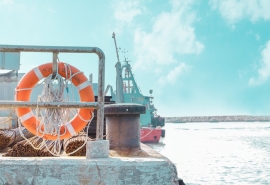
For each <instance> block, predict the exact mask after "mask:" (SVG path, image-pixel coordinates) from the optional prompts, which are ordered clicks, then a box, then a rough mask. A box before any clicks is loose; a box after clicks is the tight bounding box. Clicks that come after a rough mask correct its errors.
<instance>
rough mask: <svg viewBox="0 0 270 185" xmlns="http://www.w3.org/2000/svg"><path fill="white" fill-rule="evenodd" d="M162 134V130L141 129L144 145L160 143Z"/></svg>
mask: <svg viewBox="0 0 270 185" xmlns="http://www.w3.org/2000/svg"><path fill="white" fill-rule="evenodd" d="M161 134H162V129H160V128H147V127H146V128H144V127H143V128H141V142H142V143H158V142H159V140H160V137H161Z"/></svg>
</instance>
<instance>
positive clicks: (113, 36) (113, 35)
mask: <svg viewBox="0 0 270 185" xmlns="http://www.w3.org/2000/svg"><path fill="white" fill-rule="evenodd" d="M112 38H113V40H114V45H115V50H116V55H117V60H118V62H120V60H119V55H118V48H117V44H116V39H115V33H114V32H113V34H112Z"/></svg>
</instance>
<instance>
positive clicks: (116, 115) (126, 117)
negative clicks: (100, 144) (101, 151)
mask: <svg viewBox="0 0 270 185" xmlns="http://www.w3.org/2000/svg"><path fill="white" fill-rule="evenodd" d="M145 111H146V107H145V106H144V105H140V104H133V103H119V104H110V105H105V107H104V115H105V117H106V139H107V140H109V142H110V149H120V150H121V149H140V114H145Z"/></svg>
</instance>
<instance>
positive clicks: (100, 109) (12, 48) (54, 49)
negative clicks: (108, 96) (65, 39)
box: [0, 45, 105, 140]
mask: <svg viewBox="0 0 270 185" xmlns="http://www.w3.org/2000/svg"><path fill="white" fill-rule="evenodd" d="M0 52H51V53H95V54H97V55H98V58H99V67H98V106H97V107H93V108H97V130H96V139H97V140H102V139H103V125H104V83H105V55H104V53H103V51H102V50H101V49H99V48H98V47H73V46H24V45H0ZM2 102H3V101H0V104H3V103H2ZM14 102H15V103H16V101H14ZM30 103H31V102H30ZM47 104H48V103H47ZM71 104H72V103H71ZM39 105H40V103H39ZM6 106H8V105H6ZM11 106H12V104H10V107H11ZM25 106H29V107H30V105H25Z"/></svg>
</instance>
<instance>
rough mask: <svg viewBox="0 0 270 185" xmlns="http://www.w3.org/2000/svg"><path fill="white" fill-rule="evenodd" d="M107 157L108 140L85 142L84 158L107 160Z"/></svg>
mask: <svg viewBox="0 0 270 185" xmlns="http://www.w3.org/2000/svg"><path fill="white" fill-rule="evenodd" d="M108 157H109V140H97V141H87V143H86V158H87V159H96V158H108Z"/></svg>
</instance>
